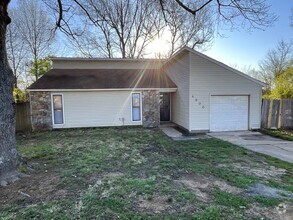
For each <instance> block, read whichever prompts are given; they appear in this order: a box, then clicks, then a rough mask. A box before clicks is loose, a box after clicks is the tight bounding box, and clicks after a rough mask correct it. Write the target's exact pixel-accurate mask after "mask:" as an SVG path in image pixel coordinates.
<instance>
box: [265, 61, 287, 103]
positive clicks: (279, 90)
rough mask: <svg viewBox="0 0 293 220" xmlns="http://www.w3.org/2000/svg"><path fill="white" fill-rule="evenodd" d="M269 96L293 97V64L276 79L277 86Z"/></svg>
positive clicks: (278, 97) (277, 97) (275, 97)
mask: <svg viewBox="0 0 293 220" xmlns="http://www.w3.org/2000/svg"><path fill="white" fill-rule="evenodd" d="M269 98H272V99H287V98H293V65H292V67H289V68H288V69H286V70H285V71H284V72H283V73H282V74H281V75H280V76H278V77H277V78H276V79H275V87H274V88H273V90H272V93H271V94H270V96H269Z"/></svg>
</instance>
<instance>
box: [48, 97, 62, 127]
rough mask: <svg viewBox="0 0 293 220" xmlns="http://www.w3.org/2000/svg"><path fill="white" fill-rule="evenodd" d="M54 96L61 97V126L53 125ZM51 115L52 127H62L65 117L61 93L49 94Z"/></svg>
mask: <svg viewBox="0 0 293 220" xmlns="http://www.w3.org/2000/svg"><path fill="white" fill-rule="evenodd" d="M54 96H61V104H62V105H61V106H62V117H63V123H62V124H56V123H55V117H54V110H55V109H54ZM51 113H52V124H53V126H54V127H58V126H62V125H64V124H65V115H64V98H63V94H62V93H51Z"/></svg>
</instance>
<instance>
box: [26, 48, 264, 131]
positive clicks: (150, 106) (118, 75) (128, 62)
mask: <svg viewBox="0 0 293 220" xmlns="http://www.w3.org/2000/svg"><path fill="white" fill-rule="evenodd" d="M52 61H53V66H52V69H51V70H50V71H49V72H48V73H46V74H45V75H44V76H42V77H41V78H40V79H38V80H37V81H36V82H34V83H33V84H32V85H31V86H30V87H29V88H28V90H29V94H30V104H31V121H32V126H33V129H35V130H40V129H58V128H76V127H104V126H124V125H128V126H129V125H142V126H144V127H157V126H158V125H159V124H160V123H161V122H162V121H170V122H173V123H175V124H177V125H178V126H180V127H182V128H184V129H186V130H187V131H189V132H213V131H237V130H250V129H258V128H260V117H261V96H262V87H263V86H265V84H264V83H262V82H260V81H258V80H256V79H254V78H252V77H250V76H248V75H246V74H244V73H242V72H239V71H238V70H235V69H233V68H231V67H229V66H227V65H225V64H223V63H221V62H219V61H217V60H214V59H212V58H210V57H208V56H206V55H204V54H202V53H199V52H197V51H195V50H193V49H191V48H188V47H184V48H182V49H180V50H179V51H178V52H177V53H175V54H174V55H173V56H172V57H171V58H169V59H168V60H160V59H87V58H53V59H52Z"/></svg>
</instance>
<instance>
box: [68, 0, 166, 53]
mask: <svg viewBox="0 0 293 220" xmlns="http://www.w3.org/2000/svg"><path fill="white" fill-rule="evenodd" d="M84 8H85V9H86V12H85V11H83V10H80V13H79V14H80V16H81V17H87V16H88V15H90V16H91V18H92V19H94V20H95V21H96V22H95V23H94V24H92V25H87V31H86V32H83V33H84V34H83V35H82V36H79V37H77V38H74V41H73V42H74V43H75V45H76V46H77V48H78V49H79V50H80V52H82V54H83V55H85V56H87V57H93V56H97V55H98V56H103V57H109V58H111V57H121V58H138V57H141V56H142V55H143V51H144V49H145V47H146V46H147V45H148V44H149V43H151V42H152V40H153V39H154V37H155V35H156V34H157V31H159V30H160V29H161V28H162V25H161V24H160V19H159V12H158V10H156V5H155V4H153V2H152V1H148V0H90V1H87V3H86V4H85V6H84Z"/></svg>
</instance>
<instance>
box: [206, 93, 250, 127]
mask: <svg viewBox="0 0 293 220" xmlns="http://www.w3.org/2000/svg"><path fill="white" fill-rule="evenodd" d="M241 130H248V96H211V112H210V131H241Z"/></svg>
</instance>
